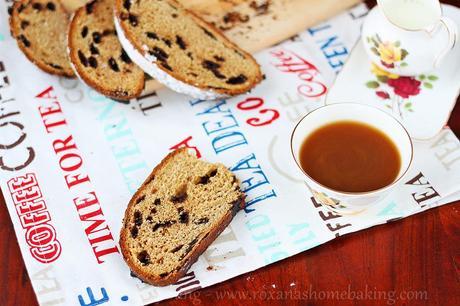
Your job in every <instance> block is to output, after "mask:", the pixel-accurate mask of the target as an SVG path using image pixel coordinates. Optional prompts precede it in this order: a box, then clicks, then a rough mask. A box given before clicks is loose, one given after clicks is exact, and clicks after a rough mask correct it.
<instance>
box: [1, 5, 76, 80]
mask: <svg viewBox="0 0 460 306" xmlns="http://www.w3.org/2000/svg"><path fill="white" fill-rule="evenodd" d="M10 12H11V16H10V28H11V34H12V35H13V37H14V38H15V39H16V41H17V43H18V46H19V48H20V49H21V50H22V52H23V53H24V54H25V55H26V57H27V58H28V59H29V60H30V61H31V62H33V63H34V64H35V65H37V66H38V67H39V68H40V69H42V70H44V71H46V72H48V73H51V74H56V75H62V76H66V77H74V76H75V74H74V72H73V70H72V67H71V65H70V61H69V58H68V56H67V52H66V48H67V41H66V29H67V27H68V24H69V16H68V14H67V12H66V11H65V9H64V7H63V6H62V4H61V2H60V1H59V0H32V1H31V0H19V1H15V2H14V4H13V7H12V10H11V11H10Z"/></svg>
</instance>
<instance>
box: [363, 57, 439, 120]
mask: <svg viewBox="0 0 460 306" xmlns="http://www.w3.org/2000/svg"><path fill="white" fill-rule="evenodd" d="M371 72H372V74H373V75H374V76H375V80H371V81H369V82H367V83H366V86H367V87H368V88H370V89H373V90H375V94H376V95H377V96H378V97H379V98H380V99H381V100H383V101H384V103H385V107H387V108H389V109H391V110H392V111H393V113H394V114H396V115H398V116H399V117H400V118H401V119H403V118H404V113H406V112H413V111H414V103H413V101H412V100H411V99H410V98H411V97H414V96H417V95H419V94H420V93H421V92H422V88H423V89H432V88H433V82H435V81H437V80H438V77H437V76H435V75H433V74H430V75H424V74H421V75H418V76H410V77H409V76H400V75H397V74H394V73H390V72H387V71H385V70H383V69H381V68H380V67H379V66H377V65H376V64H374V63H372V64H371Z"/></svg>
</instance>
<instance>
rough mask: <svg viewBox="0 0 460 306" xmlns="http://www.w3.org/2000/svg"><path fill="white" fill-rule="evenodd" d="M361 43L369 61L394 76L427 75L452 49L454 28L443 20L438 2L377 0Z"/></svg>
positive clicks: (424, 0) (448, 21)
mask: <svg viewBox="0 0 460 306" xmlns="http://www.w3.org/2000/svg"><path fill="white" fill-rule="evenodd" d="M377 3H378V5H377V6H376V7H374V8H373V9H372V10H371V11H370V12H369V14H368V16H367V17H366V19H365V21H364V24H363V29H362V40H363V43H364V46H365V49H366V51H367V53H368V54H369V56H370V58H371V59H372V61H373V62H374V63H375V64H377V65H379V66H380V68H382V69H384V70H386V71H388V72H391V73H395V74H398V75H404V76H412V75H418V74H422V73H426V72H429V71H431V70H433V69H435V68H437V67H438V66H439V64H440V63H441V60H442V59H443V58H444V57H445V55H446V54H447V53H448V52H449V51H450V50H451V49H452V48H453V46H454V45H455V42H456V39H457V25H456V24H455V23H454V22H453V21H452V20H450V19H448V18H446V17H443V16H442V12H441V5H440V3H439V1H438V0H377Z"/></svg>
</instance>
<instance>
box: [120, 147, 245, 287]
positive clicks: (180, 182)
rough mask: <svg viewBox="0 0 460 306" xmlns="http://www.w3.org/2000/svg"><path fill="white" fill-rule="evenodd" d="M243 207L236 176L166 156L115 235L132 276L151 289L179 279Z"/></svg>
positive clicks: (182, 152) (178, 155)
mask: <svg viewBox="0 0 460 306" xmlns="http://www.w3.org/2000/svg"><path fill="white" fill-rule="evenodd" d="M243 206H244V193H243V192H242V191H240V187H239V182H238V180H237V179H236V177H235V175H234V174H233V173H232V172H230V170H228V169H227V168H226V167H225V166H224V165H222V164H211V163H208V162H205V161H203V160H200V159H198V158H196V157H195V156H193V155H191V154H189V153H188V151H187V149H186V148H183V149H179V150H176V151H174V152H172V153H170V154H169V155H168V156H166V157H165V158H164V159H163V161H161V163H160V164H159V165H158V166H156V167H155V169H154V170H153V172H152V173H151V174H150V175H149V176H148V178H147V179H146V180H145V182H144V183H143V184H142V186H141V187H140V188H139V190H138V191H137V192H136V193H135V194H134V196H133V197H132V199H131V201H130V202H129V204H128V207H127V209H126V212H125V216H124V220H123V226H122V229H121V234H120V248H121V252H122V254H123V258H124V259H125V261H126V263H127V264H128V266H129V267H130V269H131V271H132V274H134V275H135V276H137V277H138V278H140V279H142V280H143V281H145V282H148V283H150V284H152V285H155V286H166V285H171V284H173V283H175V282H177V281H178V280H179V279H180V278H181V277H183V276H184V275H185V274H186V273H187V270H188V269H189V268H190V266H191V265H192V264H193V263H194V262H195V261H196V260H197V259H198V257H199V256H200V255H201V254H202V253H203V252H204V251H205V250H206V249H207V248H208V246H209V245H210V244H211V243H212V242H213V241H214V240H215V239H216V238H217V236H218V235H219V234H220V233H221V232H222V231H223V230H224V229H225V228H226V227H227V225H228V224H229V223H230V221H231V220H232V219H233V216H234V215H235V214H236V213H237V212H238V211H239V210H240V208H242V207H243Z"/></svg>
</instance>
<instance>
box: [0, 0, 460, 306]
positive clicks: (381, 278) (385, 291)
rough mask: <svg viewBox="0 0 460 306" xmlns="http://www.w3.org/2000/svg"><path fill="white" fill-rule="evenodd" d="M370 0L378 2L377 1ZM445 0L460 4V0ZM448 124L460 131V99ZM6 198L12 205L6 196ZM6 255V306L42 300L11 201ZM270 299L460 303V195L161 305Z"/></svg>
mask: <svg viewBox="0 0 460 306" xmlns="http://www.w3.org/2000/svg"><path fill="white" fill-rule="evenodd" d="M366 2H367V3H368V4H369V5H373V3H372V1H366ZM445 2H449V3H451V4H454V5H456V6H459V7H460V1H459V0H452V1H445ZM433 102H434V103H435V102H436V101H433ZM457 102H460V99H459V100H457ZM449 125H450V127H451V128H452V130H453V131H454V132H455V134H456V135H457V137H460V103H457V106H456V108H455V109H454V111H453V113H452V116H451V118H450V121H449ZM0 204H1V206H4V205H5V202H4V199H3V197H2V196H0ZM0 255H1V257H2V259H3V264H1V265H0V305H1V306H3V305H21V306H22V305H37V301H36V298H35V295H34V292H33V290H32V286H31V283H30V280H29V277H28V275H27V271H26V269H25V267H24V262H23V260H22V257H21V253H20V251H19V247H18V243H17V241H16V237H15V233H14V230H13V225H12V223H11V221H10V218H9V215H8V212H7V210H6V207H2V208H0ZM353 297H354V299H353ZM267 302H269V303H270V304H271V305H286V304H289V305H338V304H340V305H392V304H395V305H427V306H428V305H429V306H432V305H440V306H447V305H460V201H458V202H456V203H454V204H450V205H445V206H442V207H439V208H435V209H431V210H429V211H426V212H424V213H421V214H418V215H415V216H412V217H409V218H406V219H403V220H399V221H396V222H393V223H390V224H387V225H384V226H377V227H374V228H371V229H367V230H364V231H361V232H358V233H354V234H350V235H346V236H343V237H340V238H338V239H335V240H333V241H331V242H328V243H326V244H324V245H321V246H319V247H316V248H314V249H312V250H309V251H305V252H303V253H301V254H298V255H296V256H293V257H291V258H288V259H285V260H283V261H281V262H278V263H275V264H272V265H270V266H268V267H264V268H262V269H259V270H257V271H255V272H251V273H247V274H244V275H242V276H239V277H236V278H233V279H231V280H229V281H226V282H224V283H222V284H218V285H214V286H212V287H209V288H205V289H202V290H200V291H197V292H195V293H193V294H191V295H190V296H186V297H182V298H176V299H171V300H168V301H165V302H162V303H159V304H162V305H191V304H193V305H215V304H216V303H218V305H265V304H266V303H267Z"/></svg>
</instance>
